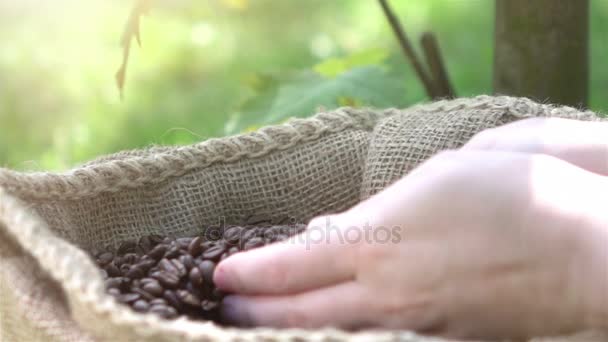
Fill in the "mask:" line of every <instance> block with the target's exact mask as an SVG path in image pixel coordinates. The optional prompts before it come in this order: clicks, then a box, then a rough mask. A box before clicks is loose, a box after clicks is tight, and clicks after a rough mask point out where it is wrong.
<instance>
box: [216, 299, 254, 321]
mask: <svg viewBox="0 0 608 342" xmlns="http://www.w3.org/2000/svg"><path fill="white" fill-rule="evenodd" d="M220 315H221V317H222V321H223V322H225V323H227V324H234V325H238V326H241V327H250V326H252V321H251V316H250V315H249V311H248V310H247V301H246V300H245V299H243V298H242V297H239V296H227V297H225V298H224V300H223V301H222V307H221V309H220Z"/></svg>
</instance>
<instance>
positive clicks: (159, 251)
mask: <svg viewBox="0 0 608 342" xmlns="http://www.w3.org/2000/svg"><path fill="white" fill-rule="evenodd" d="M165 253H167V246H165V245H158V246H156V247H154V248H152V250H151V251H150V253H148V256H149V257H150V258H152V259H153V260H157V261H158V260H160V259H161V258H162V257H163V256H164V255H165Z"/></svg>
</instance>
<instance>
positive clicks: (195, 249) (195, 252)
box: [188, 236, 203, 258]
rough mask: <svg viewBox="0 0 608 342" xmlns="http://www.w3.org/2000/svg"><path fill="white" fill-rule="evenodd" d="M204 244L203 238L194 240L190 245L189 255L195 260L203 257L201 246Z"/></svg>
mask: <svg viewBox="0 0 608 342" xmlns="http://www.w3.org/2000/svg"><path fill="white" fill-rule="evenodd" d="M202 243H203V238H202V237H201V236H198V237H196V238H194V239H192V241H190V244H189V245H188V253H190V255H191V256H192V257H195V258H196V257H197V256H199V255H201V253H202V252H203V246H202V245H201V244H202Z"/></svg>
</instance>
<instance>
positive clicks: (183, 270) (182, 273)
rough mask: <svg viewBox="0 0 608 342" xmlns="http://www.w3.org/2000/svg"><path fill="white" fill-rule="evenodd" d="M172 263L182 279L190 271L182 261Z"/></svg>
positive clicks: (176, 260) (172, 261)
mask: <svg viewBox="0 0 608 342" xmlns="http://www.w3.org/2000/svg"><path fill="white" fill-rule="evenodd" d="M171 263H172V264H173V267H174V268H175V270H176V271H177V276H178V277H180V278H182V277H183V276H185V275H187V274H188V270H187V269H186V266H184V264H182V263H181V261H179V260H178V259H173V260H171Z"/></svg>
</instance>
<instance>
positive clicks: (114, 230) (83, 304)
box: [0, 96, 608, 342]
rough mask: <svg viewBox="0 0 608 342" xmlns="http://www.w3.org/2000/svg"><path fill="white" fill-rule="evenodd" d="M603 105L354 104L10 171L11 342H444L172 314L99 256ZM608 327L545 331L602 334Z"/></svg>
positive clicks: (2, 303)
mask: <svg viewBox="0 0 608 342" xmlns="http://www.w3.org/2000/svg"><path fill="white" fill-rule="evenodd" d="M534 116H558V117H567V118H576V119H581V120H600V119H599V118H598V117H597V116H596V115H595V114H594V113H592V112H581V111H578V110H576V109H574V108H567V107H554V106H551V105H545V104H538V103H534V102H532V101H530V100H527V99H522V98H510V97H490V96H480V97H476V98H470V99H457V100H452V101H439V102H435V103H430V104H422V105H418V106H414V107H411V108H408V109H405V110H397V109H387V110H369V109H350V108H342V109H338V110H335V111H332V112H327V113H319V114H317V115H316V116H314V117H313V118H311V119H295V120H292V121H290V122H289V123H287V124H284V125H280V126H272V127H266V128H262V129H261V130H259V131H257V132H254V133H249V134H244V135H239V136H234V137H227V138H221V139H211V140H208V141H205V142H202V143H199V144H196V145H192V146H188V147H155V148H151V149H147V150H139V151H128V152H123V153H118V154H115V155H111V156H108V157H102V158H99V159H97V160H95V161H93V162H90V163H87V164H85V165H83V166H81V167H80V168H76V169H73V170H71V171H69V172H66V173H62V174H54V173H20V172H15V171H11V170H5V169H0V341H3V342H4V341H8V342H13V341H138V340H146V341H181V340H184V341H190V340H191V341H250V340H260V339H263V340H265V341H300V340H311V341H326V340H331V341H347V340H349V341H389V340H390V341H394V340H398V341H440V339H434V338H430V337H421V336H417V335H416V334H413V333H411V332H407V331H393V332H391V331H363V332H356V333H349V332H345V331H340V330H335V329H322V330H316V331H306V330H299V329H290V330H274V329H268V328H257V329H248V330H241V329H236V328H222V327H219V326H217V325H215V324H213V323H201V322H194V321H189V320H186V319H183V318H181V319H178V320H175V321H164V320H161V319H160V318H158V317H157V316H155V315H141V314H137V313H135V312H133V311H131V310H130V309H129V308H127V307H126V306H122V305H119V304H118V303H117V302H115V301H114V300H113V299H112V297H110V296H109V295H106V294H105V291H104V285H103V282H102V279H101V275H100V273H99V271H98V269H97V268H96V267H95V265H94V263H93V261H92V260H91V259H90V258H89V257H88V256H87V254H86V252H85V251H87V250H90V249H91V248H93V247H95V246H97V247H99V246H113V247H116V246H117V245H118V244H119V242H120V241H122V240H125V239H130V238H138V237H140V236H143V235H147V234H163V235H170V236H187V235H194V234H196V233H201V231H200V229H201V228H200V227H204V226H207V225H212V224H217V223H218V221H219V220H220V219H222V218H223V219H224V220H225V222H226V223H234V222H240V220H242V219H243V218H244V217H248V216H250V215H265V216H267V217H268V218H283V217H286V216H290V217H294V218H296V219H297V220H300V221H303V222H305V221H308V220H309V219H311V218H313V217H314V216H317V215H319V214H325V213H331V212H339V211H342V210H345V209H347V208H349V207H351V206H353V205H354V204H356V203H357V202H359V201H360V200H362V199H365V198H367V197H369V196H371V195H373V194H375V193H377V192H378V191H380V190H382V189H383V188H385V187H386V186H388V185H390V184H391V183H392V182H394V181H395V180H397V179H398V178H400V177H402V176H403V175H405V174H407V172H409V171H410V170H412V169H413V168H414V167H416V165H418V164H420V163H421V162H422V161H424V160H426V159H427V158H429V157H430V156H432V155H433V154H435V153H437V152H438V151H440V150H443V149H447V148H456V147H459V146H461V145H462V144H463V143H465V142H466V141H467V140H468V139H470V138H471V137H472V136H473V135H474V134H475V133H477V132H479V131H482V130H484V129H486V128H490V127H495V126H498V125H501V124H504V123H507V122H510V121H514V120H518V119H522V118H527V117H534ZM607 338H608V337H607V336H606V335H603V334H601V333H593V332H590V333H583V334H582V335H577V336H575V337H565V338H561V339H557V338H556V339H537V340H535V341H538V342H540V341H543V342H547V341H560V342H561V341H580V340H585V341H594V340H596V341H603V340H606V339H607Z"/></svg>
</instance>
